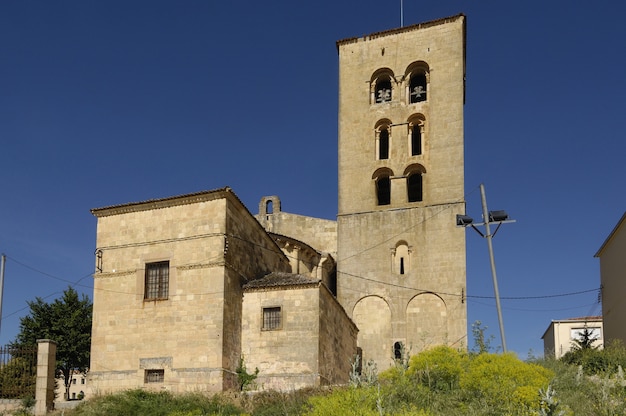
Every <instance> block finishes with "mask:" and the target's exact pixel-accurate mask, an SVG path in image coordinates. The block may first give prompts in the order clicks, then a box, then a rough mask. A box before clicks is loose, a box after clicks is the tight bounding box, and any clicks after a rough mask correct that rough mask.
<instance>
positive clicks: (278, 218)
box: [89, 15, 467, 393]
mask: <svg viewBox="0 0 626 416" xmlns="http://www.w3.org/2000/svg"><path fill="white" fill-rule="evenodd" d="M465 21H466V19H465V16H464V15H457V16H452V17H448V18H443V19H438V20H435V21H431V22H425V23H421V24H417V25H413V26H407V27H402V28H398V29H394V30H389V31H385V32H379V33H373V34H371V35H367V36H364V37H359V38H350V39H344V40H340V41H338V42H337V51H338V55H339V116H338V120H339V132H338V189H339V198H338V201H339V204H338V205H339V206H338V212H337V219H336V221H332V220H326V219H320V218H313V217H308V216H302V215H297V214H294V213H287V212H283V211H282V210H281V201H280V198H279V197H278V196H267V197H264V198H262V199H261V201H260V203H259V207H258V212H257V214H252V213H251V212H250V211H249V209H248V208H247V207H246V206H244V204H243V203H242V202H241V201H240V199H239V198H238V197H237V195H236V194H235V193H234V191H233V190H232V189H230V188H228V187H225V188H220V189H215V190H209V191H203V192H197V193H193V194H186V195H178V196H172V197H168V198H162V199H154V200H148V201H141V202H132V203H127V204H121V205H114V206H108V207H103V208H96V209H92V210H91V212H92V214H93V215H94V216H95V217H96V218H97V233H96V235H97V237H96V272H95V274H94V294H93V329H92V347H91V365H90V372H89V386H90V389H91V390H92V391H94V392H99V393H106V392H113V391H119V390H125V389H132V388H154V389H166V390H170V391H173V392H183V391H224V390H230V389H238V388H239V387H240V386H239V384H238V377H237V370H238V368H239V369H240V368H241V365H242V364H243V365H245V367H246V368H247V371H248V373H253V372H254V370H255V369H257V368H258V370H259V372H258V376H257V378H256V380H255V384H254V386H252V388H254V389H259V390H262V389H276V390H283V391H286V390H293V389H298V388H303V387H307V386H324V385H335V384H345V383H347V382H348V380H349V375H350V372H351V371H352V369H353V368H352V363H353V362H354V360H355V357H357V356H359V357H360V360H361V362H368V361H371V362H374V363H376V366H377V368H378V370H379V371H380V370H384V369H386V368H388V367H390V366H391V365H393V363H394V359H397V358H400V357H401V356H403V354H407V353H408V354H415V353H417V352H419V351H421V350H424V349H427V348H430V347H432V346H435V345H441V344H445V345H449V346H452V347H455V348H457V347H458V348H464V347H465V346H466V345H467V311H466V304H465V299H464V295H465V281H466V276H465V274H466V272H465V234H464V231H463V229H459V228H457V227H456V216H457V214H464V212H465V201H464V196H463V195H464V165H463V153H464V150H463V141H464V139H463V106H464V95H465V24H466V23H465Z"/></svg>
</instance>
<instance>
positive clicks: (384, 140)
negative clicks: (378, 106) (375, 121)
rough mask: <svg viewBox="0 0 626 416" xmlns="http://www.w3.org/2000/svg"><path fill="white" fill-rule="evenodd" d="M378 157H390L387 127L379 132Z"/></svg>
mask: <svg viewBox="0 0 626 416" xmlns="http://www.w3.org/2000/svg"><path fill="white" fill-rule="evenodd" d="M378 159H380V160H384V159H389V130H388V129H387V128H386V127H384V128H383V129H382V130H380V132H378Z"/></svg>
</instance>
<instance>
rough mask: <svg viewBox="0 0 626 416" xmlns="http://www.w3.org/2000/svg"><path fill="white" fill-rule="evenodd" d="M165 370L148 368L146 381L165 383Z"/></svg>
mask: <svg viewBox="0 0 626 416" xmlns="http://www.w3.org/2000/svg"><path fill="white" fill-rule="evenodd" d="M164 379H165V370H146V374H145V380H144V382H145V383H163V380H164Z"/></svg>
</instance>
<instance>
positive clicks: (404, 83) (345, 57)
mask: <svg viewBox="0 0 626 416" xmlns="http://www.w3.org/2000/svg"><path fill="white" fill-rule="evenodd" d="M337 49H338V52H339V213H338V230H337V234H338V242H337V244H338V247H337V251H338V253H337V270H338V275H337V285H338V298H339V301H340V302H341V304H342V305H343V306H344V308H345V309H346V311H347V312H348V314H349V315H350V316H351V317H352V319H353V321H354V322H355V323H356V324H357V326H358V328H359V335H358V345H359V347H360V348H361V350H362V354H363V360H370V359H373V360H374V361H375V362H376V363H377V364H378V369H379V370H382V369H385V368H387V367H388V366H390V365H391V363H392V362H393V358H394V356H396V357H397V356H398V355H399V354H400V353H401V350H402V348H405V349H406V350H410V351H411V352H412V353H413V354H414V353H415V352H417V351H419V350H422V349H425V348H428V347H430V346H434V345H438V344H447V345H450V346H454V347H464V346H466V345H467V310H466V305H465V299H464V294H465V233H464V231H463V230H462V229H458V228H456V215H457V214H463V213H464V212H465V201H464V196H463V195H464V183H463V182H464V166H463V105H464V90H465V88H464V83H465V16H464V15H457V16H453V17H449V18H444V19H439V20H435V21H432V22H427V23H422V24H418V25H414V26H408V27H403V28H400V29H394V30H389V31H386V32H380V33H375V34H372V35H369V36H365V37H362V38H351V39H345V40H341V41H339V42H337Z"/></svg>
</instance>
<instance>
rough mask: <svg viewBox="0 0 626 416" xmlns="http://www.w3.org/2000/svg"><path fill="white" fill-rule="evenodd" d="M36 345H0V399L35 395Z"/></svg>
mask: <svg viewBox="0 0 626 416" xmlns="http://www.w3.org/2000/svg"><path fill="white" fill-rule="evenodd" d="M36 381H37V346H32V347H21V348H18V347H13V346H4V347H0V399H22V398H24V397H33V398H34V397H35V383H36Z"/></svg>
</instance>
